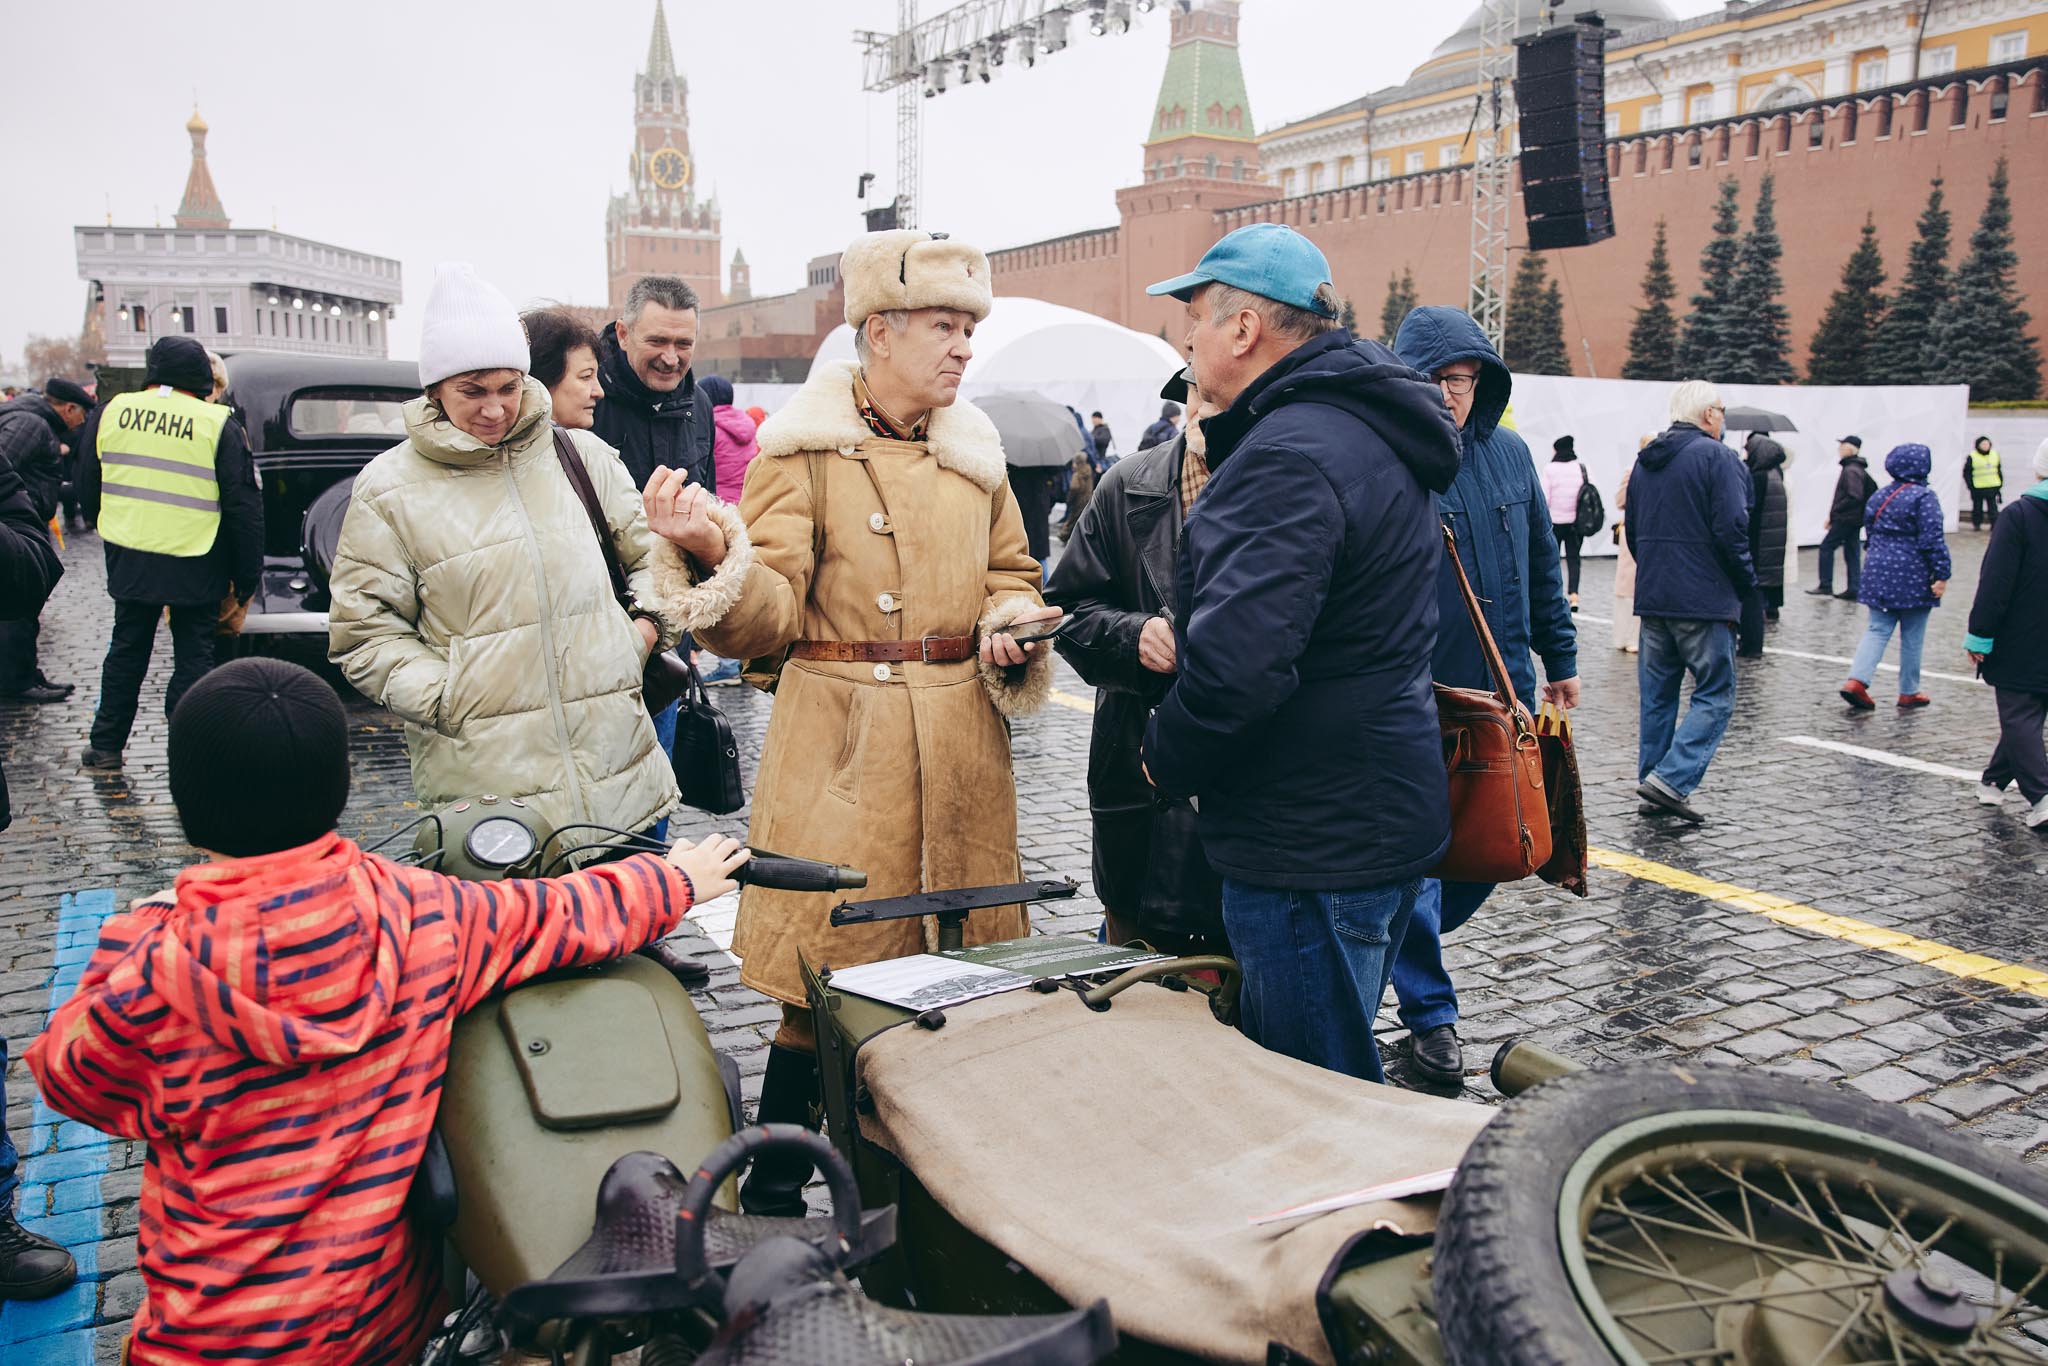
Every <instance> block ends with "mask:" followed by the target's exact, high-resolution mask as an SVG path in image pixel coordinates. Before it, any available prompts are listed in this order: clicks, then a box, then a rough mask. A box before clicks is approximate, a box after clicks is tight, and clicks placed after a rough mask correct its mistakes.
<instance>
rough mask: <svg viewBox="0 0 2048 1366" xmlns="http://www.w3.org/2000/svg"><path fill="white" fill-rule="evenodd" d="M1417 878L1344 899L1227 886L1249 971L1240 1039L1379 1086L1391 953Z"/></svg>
mask: <svg viewBox="0 0 2048 1366" xmlns="http://www.w3.org/2000/svg"><path fill="white" fill-rule="evenodd" d="M1421 887H1422V881H1421V879H1419V878H1417V879H1414V880H1411V881H1408V882H1403V883H1399V884H1396V885H1394V886H1390V887H1366V888H1361V889H1359V890H1357V891H1346V892H1307V891H1294V890H1290V889H1288V888H1283V887H1255V886H1252V885H1251V884H1249V883H1243V882H1237V881H1234V880H1232V879H1230V878H1225V879H1224V880H1223V927H1224V929H1225V931H1226V932H1227V933H1228V934H1229V936H1230V947H1231V952H1232V953H1233V954H1234V955H1235V956H1236V958H1237V962H1238V966H1239V967H1241V968H1243V969H1244V995H1243V998H1242V1007H1243V1016H1244V1032H1245V1034H1246V1036H1247V1037H1249V1038H1250V1039H1251V1041H1252V1042H1253V1043H1256V1044H1258V1045H1260V1046H1261V1047H1263V1048H1269V1049H1271V1050H1272V1051H1273V1052H1275V1053H1285V1054H1286V1055H1287V1056H1288V1057H1290V1058H1299V1059H1301V1060H1302V1061H1303V1062H1306V1063H1313V1064H1314V1065H1315V1066H1317V1067H1327V1068H1328V1069H1330V1070H1331V1071H1332V1072H1345V1073H1348V1074H1350V1075H1351V1076H1354V1077H1363V1078H1364V1079H1365V1080H1367V1081H1379V1080H1381V1079H1382V1077H1383V1075H1384V1074H1383V1073H1381V1071H1380V1052H1379V1047H1378V1045H1376V1044H1375V1043H1374V1042H1373V1037H1372V1027H1373V1021H1374V1019H1375V1018H1377V1017H1378V1015H1379V1010H1380V998H1381V997H1382V996H1384V995H1386V991H1387V978H1388V976H1389V975H1390V974H1391V973H1392V972H1393V969H1394V953H1393V947H1394V945H1396V944H1398V943H1400V942H1401V937H1402V936H1403V935H1404V934H1406V933H1407V931H1408V920H1409V917H1410V916H1411V915H1412V914H1413V913H1414V911H1415V902H1416V898H1417V896H1418V895H1419V893H1420V891H1421Z"/></svg>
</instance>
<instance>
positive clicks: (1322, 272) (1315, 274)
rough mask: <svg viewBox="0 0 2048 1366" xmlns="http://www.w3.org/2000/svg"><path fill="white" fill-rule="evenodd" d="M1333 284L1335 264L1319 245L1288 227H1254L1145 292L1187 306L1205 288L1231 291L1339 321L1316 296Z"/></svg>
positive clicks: (1212, 248)
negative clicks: (1220, 288)
mask: <svg viewBox="0 0 2048 1366" xmlns="http://www.w3.org/2000/svg"><path fill="white" fill-rule="evenodd" d="M1330 283H1331V281H1330V263H1329V261H1328V260H1326V259H1325V258H1324V256H1323V253H1322V252H1321V251H1320V250H1318V249H1317V247H1316V244H1315V243H1313V242H1311V241H1309V240H1308V239H1307V238H1306V237H1303V236H1302V235H1301V234H1300V233H1298V232H1296V231H1295V230H1294V229H1293V228H1290V227H1288V226H1287V225H1286V224H1284V223H1253V224H1250V225H1248V226H1246V227H1242V228H1239V229H1238V230H1237V231H1236V232H1233V233H1231V234H1230V235H1229V236H1227V237H1225V238H1224V239H1223V240H1222V241H1220V242H1218V243H1217V244H1216V245H1215V246H1213V247H1211V248H1209V250H1208V251H1206V252H1204V253H1203V254H1202V259H1201V261H1200V262H1199V263H1198V264H1197V265H1196V266H1195V268H1194V269H1193V270H1191V271H1189V272H1188V273H1187V274H1185V275H1176V276H1174V277H1173V278H1172V279H1171V280H1161V281H1160V282H1159V283H1158V284H1156V285H1148V286H1146V288H1145V292H1146V293H1147V294H1154V295H1157V294H1170V295H1172V296H1173V297H1174V298H1176V299H1179V300H1181V301H1182V302H1183V303H1185V302H1186V301H1187V300H1188V299H1189V298H1191V297H1193V295H1194V292H1195V291H1196V290H1198V289H1200V288H1201V287H1202V286H1203V285H1210V284H1216V285H1229V286H1230V287H1231V288H1233V289H1241V290H1244V291H1245V292H1246V293H1247V294H1256V295H1258V296H1259V297H1260V298H1262V299H1272V300H1274V301H1275V302H1277V303H1283V304H1292V305H1293V306H1294V307H1296V308H1300V309H1306V310H1307V311H1308V312H1310V313H1314V314H1316V315H1317V316H1319V317H1324V318H1334V317H1336V316H1337V311H1336V310H1335V309H1334V308H1332V307H1331V306H1330V305H1329V304H1327V303H1325V302H1323V301H1321V300H1319V299H1317V298H1316V290H1317V289H1319V288H1321V287H1322V286H1324V285H1327V284H1330Z"/></svg>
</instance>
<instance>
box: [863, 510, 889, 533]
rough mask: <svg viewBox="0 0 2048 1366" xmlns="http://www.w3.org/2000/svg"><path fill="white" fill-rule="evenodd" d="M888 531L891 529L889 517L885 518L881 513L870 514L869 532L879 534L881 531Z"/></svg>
mask: <svg viewBox="0 0 2048 1366" xmlns="http://www.w3.org/2000/svg"><path fill="white" fill-rule="evenodd" d="M888 529H889V519H888V518H887V517H884V516H883V515H882V514H881V513H879V512H871V513H869V514H868V530H869V531H878V532H879V531H887V530H888Z"/></svg>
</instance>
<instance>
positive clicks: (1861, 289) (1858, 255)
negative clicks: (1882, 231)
mask: <svg viewBox="0 0 2048 1366" xmlns="http://www.w3.org/2000/svg"><path fill="white" fill-rule="evenodd" d="M1884 281H1885V273H1884V256H1883V255H1882V254H1881V253H1880V252H1879V251H1878V249H1877V224H1875V223H1874V222H1872V221H1871V220H1870V218H1869V217H1868V216H1866V217H1865V218H1864V220H1863V239H1862V240H1861V241H1860V242H1858V243H1857V244H1856V250H1854V251H1852V252H1850V253H1849V260H1848V262H1847V263H1846V264H1844V265H1843V267H1842V286H1841V288H1840V289H1837V290H1836V291H1835V293H1834V297H1832V298H1831V299H1829V300H1828V311H1827V312H1826V313H1825V314H1823V315H1822V316H1821V320H1820V326H1819V327H1817V328H1815V329H1814V333H1813V343H1812V345H1811V347H1810V349H1809V351H1808V354H1807V361H1806V382H1807V383H1809V384H1868V383H1870V382H1871V381H1870V344H1871V340H1872V338H1873V337H1874V336H1875V335H1876V333H1877V326H1878V323H1879V322H1880V321H1881V320H1882V319H1883V317H1884V310H1885V298H1884V294H1883V292H1882V291H1883V289H1884Z"/></svg>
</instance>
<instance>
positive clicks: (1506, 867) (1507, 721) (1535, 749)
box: [1430, 527, 1551, 882]
mask: <svg viewBox="0 0 2048 1366" xmlns="http://www.w3.org/2000/svg"><path fill="white" fill-rule="evenodd" d="M1444 553H1445V554H1447V555H1449V556H1450V557H1451V567H1452V568H1453V569H1454V570H1456V571H1457V574H1458V591H1459V593H1460V594H1462V595H1463V597H1464V599H1465V610H1466V612H1467V613H1468V614H1469V615H1470V616H1471V618H1472V631H1473V633H1474V634H1475V635H1477V636H1478V637H1479V649H1480V652H1481V653H1482V654H1484V655H1485V656H1486V668H1487V672H1489V673H1491V674H1492V675H1493V691H1492V692H1483V691H1480V690H1479V689H1476V688H1446V687H1444V686H1443V685H1442V684H1437V685H1435V688H1436V717H1437V730H1438V732H1439V734H1441V735H1442V737H1443V745H1444V766H1445V767H1446V768H1447V769H1448V770H1449V771H1450V780H1451V847H1450V848H1449V849H1448V850H1446V851H1445V852H1444V856H1443V860H1442V862H1440V863H1438V864H1437V866H1436V867H1435V868H1432V869H1431V870H1430V876H1431V877H1440V878H1446V879H1449V880H1451V881H1454V882H1515V881H1518V880H1520V879H1522V878H1525V877H1529V876H1530V875H1532V874H1533V873H1535V871H1536V870H1537V869H1538V868H1541V867H1542V866H1543V865H1544V864H1546V863H1548V862H1549V861H1550V852H1551V839H1550V808H1549V803H1548V798H1547V794H1546V792H1545V791H1544V787H1543V752H1542V749H1541V747H1540V746H1539V745H1538V744H1537V740H1536V723H1535V721H1534V720H1532V719H1531V718H1530V716H1529V711H1528V708H1526V707H1524V706H1523V705H1522V704H1521V702H1519V701H1518V700H1517V699H1516V697H1515V685H1514V683H1513V681H1512V680H1510V679H1509V677H1508V666H1507V661H1506V660H1504V659H1502V658H1501V653H1500V647H1499V646H1498V645H1496V644H1495V643H1494V639H1493V632H1492V631H1490V630H1488V629H1487V626H1486V615H1485V614H1484V613H1483V612H1481V611H1480V610H1479V599H1478V597H1477V596H1475V595H1474V594H1473V592H1472V581H1471V580H1470V579H1468V578H1466V577H1465V566H1464V565H1463V564H1461V563H1460V562H1459V560H1458V543H1457V540H1456V539H1455V538H1454V537H1453V536H1452V535H1451V529H1450V528H1449V527H1445V528H1444Z"/></svg>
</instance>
